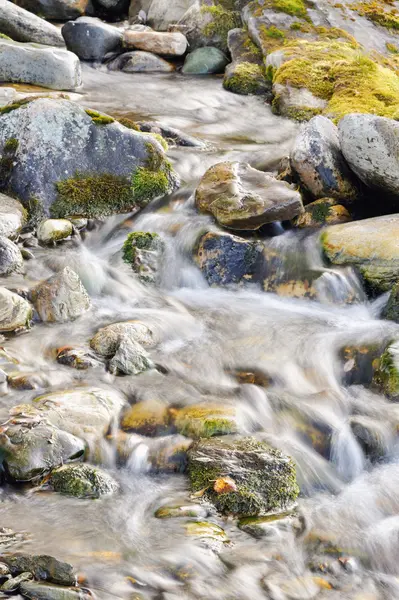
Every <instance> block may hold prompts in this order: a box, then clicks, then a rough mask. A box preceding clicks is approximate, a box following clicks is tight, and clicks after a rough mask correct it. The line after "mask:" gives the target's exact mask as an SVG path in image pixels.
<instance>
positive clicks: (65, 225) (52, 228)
mask: <svg viewBox="0 0 399 600" xmlns="http://www.w3.org/2000/svg"><path fill="white" fill-rule="evenodd" d="M72 231H73V228H72V223H71V222H70V221H68V220H67V219H46V220H45V221H42V222H41V223H40V225H39V227H38V228H37V239H38V240H39V242H42V244H51V243H53V242H59V241H60V240H64V239H65V238H67V237H69V236H70V235H72Z"/></svg>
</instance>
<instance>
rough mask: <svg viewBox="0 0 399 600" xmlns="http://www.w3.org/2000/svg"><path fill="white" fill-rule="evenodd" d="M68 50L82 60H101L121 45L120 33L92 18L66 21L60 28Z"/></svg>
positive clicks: (118, 30)
mask: <svg viewBox="0 0 399 600" xmlns="http://www.w3.org/2000/svg"><path fill="white" fill-rule="evenodd" d="M62 35H63V36H64V39H65V43H66V45H67V48H68V50H71V52H74V53H75V54H77V55H78V56H79V58H81V59H83V60H102V59H103V58H104V56H105V55H106V54H107V52H113V51H115V50H117V49H118V48H119V47H120V46H121V44H122V32H121V30H120V29H117V28H116V27H112V25H107V24H106V23H103V22H102V21H100V19H96V18H94V17H80V18H79V19H76V21H68V23H65V25H64V26H63V28H62Z"/></svg>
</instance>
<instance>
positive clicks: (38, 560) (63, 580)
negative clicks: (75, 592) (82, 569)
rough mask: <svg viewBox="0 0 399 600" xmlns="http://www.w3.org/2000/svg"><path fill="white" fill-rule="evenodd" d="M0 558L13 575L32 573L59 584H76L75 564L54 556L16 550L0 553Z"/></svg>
mask: <svg viewBox="0 0 399 600" xmlns="http://www.w3.org/2000/svg"><path fill="white" fill-rule="evenodd" d="M0 560H1V562H2V563H4V564H6V565H7V566H8V568H9V570H10V573H11V575H12V576H13V577H15V576H16V575H20V574H21V573H32V575H34V577H35V578H36V579H39V580H42V581H48V582H50V583H57V584H58V585H76V579H77V576H76V573H75V571H74V568H73V566H72V565H70V564H69V563H66V562H62V561H60V560H57V559H56V558H54V557H53V556H48V555H46V554H38V555H35V554H23V553H20V552H16V553H12V554H11V553H6V554H0Z"/></svg>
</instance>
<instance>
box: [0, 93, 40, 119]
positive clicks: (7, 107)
mask: <svg viewBox="0 0 399 600" xmlns="http://www.w3.org/2000/svg"><path fill="white" fill-rule="evenodd" d="M37 99H38V96H28V97H26V98H21V100H15V102H10V103H9V104H6V105H5V106H2V107H1V108H0V116H2V115H6V114H8V113H10V112H12V111H13V110H17V109H18V108H21V107H22V106H25V105H26V104H29V103H30V102H33V101H34V100H37Z"/></svg>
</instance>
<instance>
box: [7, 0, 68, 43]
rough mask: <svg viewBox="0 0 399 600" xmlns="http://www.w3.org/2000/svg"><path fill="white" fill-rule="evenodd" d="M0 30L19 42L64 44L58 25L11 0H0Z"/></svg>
mask: <svg viewBox="0 0 399 600" xmlns="http://www.w3.org/2000/svg"><path fill="white" fill-rule="evenodd" d="M0 32H1V33H3V34H5V35H8V36H9V37H10V38H12V39H13V40H16V41H17V42H35V43H36V44H47V45H48V46H61V47H63V46H64V40H63V39H62V35H61V32H60V31H59V29H57V27H55V26H54V25H52V24H51V23H48V22H47V21H45V20H44V19H41V18H40V17H37V16H36V15H33V14H32V13H31V12H29V11H28V10H24V8H20V7H19V6H16V5H15V4H14V3H12V2H9V0H0Z"/></svg>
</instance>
